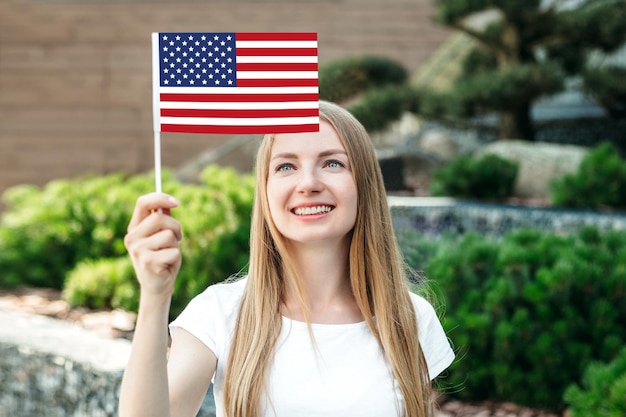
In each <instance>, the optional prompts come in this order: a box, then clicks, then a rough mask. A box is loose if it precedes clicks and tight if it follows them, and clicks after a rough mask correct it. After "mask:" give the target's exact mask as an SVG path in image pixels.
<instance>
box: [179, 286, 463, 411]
mask: <svg viewBox="0 0 626 417" xmlns="http://www.w3.org/2000/svg"><path fill="white" fill-rule="evenodd" d="M246 282H247V279H245V278H244V279H242V280H240V281H237V282H234V283H227V284H226V283H223V284H216V285H213V286H211V287H209V288H207V289H206V290H205V291H204V292H202V293H201V294H199V295H197V296H196V297H195V298H194V299H193V300H192V301H191V302H190V303H189V305H188V306H187V307H186V308H185V310H184V311H183V312H182V313H181V314H180V315H179V316H178V317H177V318H176V320H174V321H173V322H172V323H171V324H170V331H171V333H172V336H173V337H175V329H176V328H177V327H182V328H184V329H185V330H187V331H188V332H190V333H191V334H193V335H194V336H195V337H197V338H198V339H199V340H200V341H202V342H203V343H204V344H205V345H206V346H207V347H208V348H209V349H211V351H212V352H213V353H214V354H215V356H216V357H217V369H216V371H215V375H214V377H213V384H214V386H213V392H214V396H215V406H216V417H223V405H222V390H223V385H224V371H225V367H226V363H227V359H228V354H229V351H230V343H231V340H232V336H233V330H234V328H235V321H236V319H237V313H238V311H239V305H240V303H241V297H242V295H243V291H244V287H245V285H246ZM411 298H412V300H413V304H414V306H415V310H416V312H417V316H418V328H419V340H420V344H421V346H422V350H423V352H424V356H425V358H426V362H427V364H428V371H429V374H430V377H431V379H434V378H435V377H436V376H437V375H439V374H440V373H441V372H442V371H443V370H444V369H446V368H447V367H448V366H449V365H450V364H451V363H452V361H453V359H454V353H453V351H452V349H451V347H450V344H449V342H448V339H447V337H446V335H445V333H444V331H443V328H442V326H441V323H440V322H439V319H438V318H437V315H436V314H435V310H434V309H433V307H432V306H431V305H430V304H429V303H428V302H427V301H426V300H425V299H423V298H422V297H420V296H418V295H415V294H411ZM312 328H313V334H314V336H315V343H316V344H317V350H316V348H314V347H313V346H312V344H311V338H310V336H309V333H308V329H307V325H306V323H303V322H298V321H294V320H290V319H288V318H285V317H283V325H282V330H281V333H280V336H279V338H278V341H277V344H276V352H275V358H274V362H273V364H272V365H271V369H270V375H269V381H268V384H269V386H268V391H269V399H268V400H264V402H263V403H262V408H263V410H264V414H263V415H264V416H268V417H269V416H276V417H291V416H293V417H317V416H320V417H321V416H324V417H335V416H336V417H344V416H345V417H348V416H360V417H370V416H371V417H375V416H379V417H390V416H401V415H402V409H403V408H402V401H403V399H402V393H401V390H400V387H399V385H398V384H397V382H396V381H395V378H394V377H393V373H392V371H391V368H390V366H389V363H388V362H387V360H386V359H385V357H384V355H383V352H382V350H381V348H380V346H379V344H378V342H377V340H376V338H375V337H374V335H373V334H372V333H371V331H370V330H369V328H368V326H367V323H366V322H361V323H353V324H312Z"/></svg>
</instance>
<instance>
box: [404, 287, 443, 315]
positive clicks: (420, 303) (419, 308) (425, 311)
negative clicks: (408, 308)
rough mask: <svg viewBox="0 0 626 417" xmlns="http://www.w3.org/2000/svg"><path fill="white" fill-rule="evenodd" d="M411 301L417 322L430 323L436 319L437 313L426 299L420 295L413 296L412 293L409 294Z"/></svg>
mask: <svg viewBox="0 0 626 417" xmlns="http://www.w3.org/2000/svg"><path fill="white" fill-rule="evenodd" d="M410 296H411V301H412V302H413V307H414V308H415V314H416V315H417V319H418V321H419V322H422V321H430V320H433V319H437V320H438V317H437V313H436V311H435V308H434V307H433V305H432V304H431V303H430V301H428V300H427V299H426V298H424V297H422V296H421V295H418V294H415V293H414V292H411V293H410Z"/></svg>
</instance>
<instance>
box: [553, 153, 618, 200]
mask: <svg viewBox="0 0 626 417" xmlns="http://www.w3.org/2000/svg"><path fill="white" fill-rule="evenodd" d="M550 187H551V200H552V203H553V204H554V205H556V206H563V207H572V208H587V209H606V208H612V209H624V208H626V161H625V160H623V159H622V158H621V157H620V156H619V153H618V152H617V150H616V149H615V147H614V146H613V145H611V144H610V143H608V142H605V143H602V144H601V145H598V146H597V147H596V148H594V149H593V150H592V151H591V152H589V153H588V154H587V155H586V156H585V158H583V160H582V162H581V164H580V167H579V169H578V172H576V173H575V174H572V175H565V176H563V177H562V178H559V179H557V180H555V181H553V182H552V183H551V185H550Z"/></svg>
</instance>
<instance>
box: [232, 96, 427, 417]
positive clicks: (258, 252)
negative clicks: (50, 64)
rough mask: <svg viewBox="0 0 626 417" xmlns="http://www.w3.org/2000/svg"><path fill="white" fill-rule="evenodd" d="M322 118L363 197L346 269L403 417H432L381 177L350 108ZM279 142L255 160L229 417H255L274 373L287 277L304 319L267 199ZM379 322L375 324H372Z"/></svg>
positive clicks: (328, 109)
mask: <svg viewBox="0 0 626 417" xmlns="http://www.w3.org/2000/svg"><path fill="white" fill-rule="evenodd" d="M320 118H321V119H322V120H325V121H327V122H328V123H330V124H331V125H332V126H333V127H334V129H335V130H336V132H337V134H338V136H339V138H340V140H341V142H342V144H343V146H344V148H345V149H346V153H347V154H348V158H349V161H350V166H351V167H352V172H353V175H354V179H355V182H356V188H357V195H358V209H357V217H356V222H355V225H354V229H353V232H352V238H351V243H350V251H349V259H348V264H349V265H348V267H349V276H350V284H351V287H352V291H353V293H354V296H355V298H356V302H357V304H358V306H359V308H360V310H361V312H362V314H363V316H364V317H365V319H366V321H367V324H368V326H369V328H370V330H371V331H372V333H373V334H374V336H375V337H376V339H377V340H378V342H379V343H380V345H381V348H382V349H383V351H384V353H385V355H386V357H387V359H388V361H389V363H390V365H391V369H392V370H393V374H394V377H395V379H396V381H397V382H398V384H399V386H400V389H401V391H402V394H403V397H404V415H405V417H427V416H431V415H432V414H433V411H432V410H433V405H432V400H431V398H432V395H431V394H432V393H431V386H430V378H429V375H428V368H427V365H426V361H425V359H424V355H423V353H422V351H421V348H420V345H419V340H418V329H417V320H416V313H415V311H414V308H413V304H412V302H411V299H410V295H409V286H408V278H407V276H406V268H405V264H404V261H403V258H402V256H401V253H400V250H399V248H398V245H397V243H396V239H395V235H394V231H393V227H392V223H391V215H390V212H389V207H388V205H387V199H386V194H385V188H384V185H383V179H382V174H381V171H380V167H379V165H378V162H377V159H376V155H375V150H374V147H373V145H372V143H371V140H370V139H369V136H368V134H367V132H366V131H365V129H364V128H363V126H362V125H361V124H360V123H359V122H358V121H357V120H356V119H355V118H354V117H353V116H352V115H351V114H350V113H349V112H348V111H346V110H345V109H343V108H341V107H340V106H338V105H336V104H332V103H328V102H324V101H321V102H320ZM273 139H274V136H273V135H267V136H266V137H265V138H264V139H263V142H262V143H261V146H260V148H259V151H258V155H257V185H256V194H255V201H254V208H253V214H252V226H251V232H250V268H249V274H248V275H249V280H248V283H247V286H246V290H245V293H244V296H243V299H242V303H241V307H240V311H239V317H238V320H237V324H236V327H235V332H234V337H233V342H232V346H231V350H230V355H229V358H228V364H227V367H226V375H225V381H224V411H225V415H226V416H228V417H257V416H258V415H259V414H260V407H261V406H260V404H261V398H262V395H265V394H266V392H265V389H266V386H267V377H268V373H269V371H268V370H269V366H270V363H271V361H272V358H273V351H274V347H275V344H276V340H277V338H278V335H279V334H280V330H281V323H282V318H281V314H280V303H281V301H282V300H283V294H284V290H285V288H286V284H285V282H284V279H285V277H289V278H288V279H291V280H292V281H293V282H290V284H291V285H293V287H294V288H296V290H297V292H298V294H299V298H300V302H301V303H302V308H303V311H305V316H306V314H307V313H306V312H307V306H306V304H305V299H306V297H305V295H304V293H303V290H302V287H301V285H300V282H299V280H298V279H297V273H296V271H295V268H294V266H293V263H292V262H291V261H290V258H289V256H288V251H287V243H286V241H285V239H284V238H283V237H282V235H281V234H280V233H279V232H278V230H277V229H276V226H275V225H274V223H273V222H272V220H271V217H270V212H269V203H268V200H267V194H266V185H267V175H268V172H269V169H268V164H269V157H270V152H271V148H272V143H273ZM374 317H376V322H374Z"/></svg>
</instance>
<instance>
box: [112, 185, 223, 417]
mask: <svg viewBox="0 0 626 417" xmlns="http://www.w3.org/2000/svg"><path fill="white" fill-rule="evenodd" d="M177 206H178V202H177V201H176V200H175V199H174V198H172V197H170V196H168V195H165V194H161V193H152V194H147V195H145V196H142V197H140V198H139V199H138V200H137V204H136V206H135V210H134V212H133V216H132V219H131V221H130V224H129V226H128V233H127V235H126V237H125V239H124V243H125V245H126V248H127V250H128V252H129V254H130V257H131V259H132V263H133V267H134V269H135V273H136V275H137V279H138V281H139V284H140V288H141V290H140V299H139V311H138V315H137V324H136V327H135V333H134V336H133V345H132V349H131V354H130V358H129V361H128V365H127V367H126V370H125V372H124V377H123V379H122V386H121V391H120V402H119V415H120V417H140V416H141V417H142V416H146V417H161V416H162V417H170V416H177V417H178V416H180V417H192V416H194V415H195V414H196V413H197V411H198V408H199V406H200V403H201V401H202V398H203V396H204V393H205V392H206V389H207V388H208V385H209V382H210V379H211V377H212V375H213V372H214V370H215V364H216V360H215V355H213V353H212V352H211V351H210V350H209V349H208V348H207V347H206V346H204V345H203V344H202V343H201V342H200V341H199V340H197V339H196V338H195V337H194V336H192V335H190V334H189V333H187V332H185V331H184V330H182V331H180V332H177V333H179V334H177V337H176V341H175V343H173V346H172V352H171V357H170V361H171V363H170V365H169V367H170V369H171V370H170V371H169V372H168V363H167V362H168V359H167V354H168V330H167V324H168V317H169V309H170V302H171V299H172V292H173V289H174V282H175V281H176V276H177V275H178V271H179V269H180V265H181V253H180V248H179V241H180V240H181V239H182V232H181V228H180V224H179V223H178V221H176V220H175V219H174V218H173V217H171V215H170V210H171V209H173V208H175V207H177Z"/></svg>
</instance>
